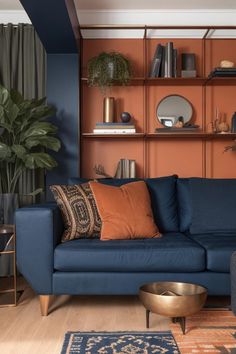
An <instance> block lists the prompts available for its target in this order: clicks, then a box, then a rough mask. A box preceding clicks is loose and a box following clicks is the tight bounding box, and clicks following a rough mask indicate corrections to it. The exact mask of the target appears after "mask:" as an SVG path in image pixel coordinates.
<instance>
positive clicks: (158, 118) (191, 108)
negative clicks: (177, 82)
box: [156, 94, 194, 128]
mask: <svg viewBox="0 0 236 354" xmlns="http://www.w3.org/2000/svg"><path fill="white" fill-rule="evenodd" d="M169 97H179V98H182V99H183V100H184V101H185V103H187V104H188V105H189V109H190V110H191V116H190V117H189V118H188V119H185V118H184V117H183V124H186V123H189V122H190V120H191V119H192V117H193V112H194V111H193V105H192V103H191V102H190V101H189V100H188V99H187V98H186V97H184V96H182V95H178V94H171V95H168V96H165V97H163V98H162V99H161V100H160V102H159V103H158V104H157V107H156V118H157V121H158V122H159V123H160V124H162V125H163V126H164V127H170V128H171V127H174V125H175V124H176V122H177V120H176V118H177V117H175V119H173V118H174V114H173V116H166V120H169V123H170V125H169V124H168V125H167V124H164V123H163V122H162V119H161V118H160V115H158V109H159V108H160V105H161V103H162V102H163V101H165V100H166V99H168V98H169ZM180 116H181V115H179V117H180ZM168 117H169V118H168ZM171 122H172V124H171Z"/></svg>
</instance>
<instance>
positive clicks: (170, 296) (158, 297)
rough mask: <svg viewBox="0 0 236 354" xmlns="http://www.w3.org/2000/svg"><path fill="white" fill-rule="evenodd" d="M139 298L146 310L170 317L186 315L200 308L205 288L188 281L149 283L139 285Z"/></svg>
mask: <svg viewBox="0 0 236 354" xmlns="http://www.w3.org/2000/svg"><path fill="white" fill-rule="evenodd" d="M139 298H140V300H141V302H142V303H143V305H144V307H145V308H146V310H148V311H151V312H154V313H157V314H159V315H162V316H168V317H172V318H176V317H186V316H190V315H193V314H194V313H196V312H198V311H200V310H201V308H202V307H203V306H204V304H205V301H206V298H207V289H206V288H204V287H203V286H200V285H196V284H190V283H179V282H158V283H149V284H145V285H143V286H141V288H140V289H139Z"/></svg>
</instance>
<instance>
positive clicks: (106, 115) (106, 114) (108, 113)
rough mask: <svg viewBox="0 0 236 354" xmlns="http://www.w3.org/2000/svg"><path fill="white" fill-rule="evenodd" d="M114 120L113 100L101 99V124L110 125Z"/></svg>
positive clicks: (110, 98)
mask: <svg viewBox="0 0 236 354" xmlns="http://www.w3.org/2000/svg"><path fill="white" fill-rule="evenodd" d="M114 118H115V98H114V97H104V99H103V122H104V123H112V122H113V121H114Z"/></svg>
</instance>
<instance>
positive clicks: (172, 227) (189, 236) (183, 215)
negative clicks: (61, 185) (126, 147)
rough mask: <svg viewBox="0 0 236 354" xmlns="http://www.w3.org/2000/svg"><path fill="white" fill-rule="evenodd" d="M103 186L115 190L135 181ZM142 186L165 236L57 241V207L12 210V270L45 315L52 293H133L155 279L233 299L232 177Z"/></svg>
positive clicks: (235, 205) (235, 223)
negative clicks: (197, 286) (30, 290)
mask: <svg viewBox="0 0 236 354" xmlns="http://www.w3.org/2000/svg"><path fill="white" fill-rule="evenodd" d="M84 181H85V180H84V179H78V178H75V179H71V180H70V183H72V184H73V183H74V184H75V183H82V182H84ZM100 181H101V182H102V183H107V184H112V185H116V186H118V185H122V184H124V183H129V182H130V181H134V180H133V179H132V180H127V179H122V180H120V179H103V180H100ZM145 181H146V183H147V186H148V189H149V191H150V195H151V202H152V209H153V213H154V218H155V221H156V223H157V225H158V227H159V229H160V231H161V232H162V233H163V237H162V238H157V239H141V240H140V239H139V240H118V241H117V240H114V241H100V240H99V239H78V240H73V241H69V242H66V243H60V239H61V235H62V232H63V222H62V218H61V213H60V210H59V208H58V207H57V206H56V204H55V203H51V204H47V205H40V206H34V207H26V208H22V209H18V210H17V212H16V235H17V237H16V242H17V243H16V247H17V266H18V269H19V270H20V272H21V273H22V274H23V275H24V277H25V278H26V279H27V281H28V282H29V283H30V284H31V286H32V288H33V289H34V290H35V292H36V293H37V294H39V295H40V302H41V310H42V314H44V315H46V314H47V310H48V302H49V295H52V294H53V295H57V294H72V295H73V294H84V295H85V294H86V295H89V294H96V295H103V294H109V295H113V294H114V295H115V294H120V295H123V294H137V293H138V289H139V287H140V285H142V284H144V283H147V282H153V281H163V280H165V281H183V282H193V283H197V284H201V285H203V286H205V287H207V289H208V293H209V294H210V295H229V294H230V274H229V272H230V257H231V254H232V253H233V251H235V250H236V179H204V178H186V179H184V178H177V176H168V177H160V178H150V179H145Z"/></svg>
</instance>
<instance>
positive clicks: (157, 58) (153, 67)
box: [149, 44, 163, 77]
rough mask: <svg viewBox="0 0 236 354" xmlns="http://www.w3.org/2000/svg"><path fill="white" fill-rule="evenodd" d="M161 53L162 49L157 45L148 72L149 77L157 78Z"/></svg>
mask: <svg viewBox="0 0 236 354" xmlns="http://www.w3.org/2000/svg"><path fill="white" fill-rule="evenodd" d="M162 51H163V47H162V45H161V44H158V45H157V47H156V50H155V53H154V56H153V60H152V64H151V70H150V74H149V76H150V77H158V76H159V73H160V67H161V58H162Z"/></svg>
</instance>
